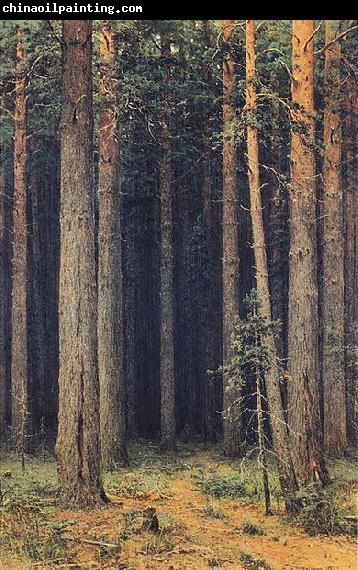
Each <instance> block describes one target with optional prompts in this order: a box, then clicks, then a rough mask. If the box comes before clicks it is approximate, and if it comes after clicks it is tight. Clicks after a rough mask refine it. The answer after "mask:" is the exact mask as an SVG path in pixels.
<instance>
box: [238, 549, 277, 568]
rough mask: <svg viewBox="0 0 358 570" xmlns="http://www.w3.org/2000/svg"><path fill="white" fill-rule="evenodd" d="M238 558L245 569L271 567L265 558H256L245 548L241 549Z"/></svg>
mask: <svg viewBox="0 0 358 570" xmlns="http://www.w3.org/2000/svg"><path fill="white" fill-rule="evenodd" d="M238 558H239V561H240V562H241V564H242V565H243V567H244V568H245V570H270V568H271V567H270V565H269V564H268V563H267V562H266V560H264V559H263V558H255V557H254V556H252V555H251V554H248V553H247V552H244V551H243V550H240V551H239V554H238Z"/></svg>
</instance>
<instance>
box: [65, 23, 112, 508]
mask: <svg viewBox="0 0 358 570" xmlns="http://www.w3.org/2000/svg"><path fill="white" fill-rule="evenodd" d="M62 41H63V103H62V119H61V256H60V277H59V279H60V292H59V329H60V371H59V390H60V392H59V415H58V435H57V443H56V458H57V472H58V480H59V486H60V490H61V497H62V499H63V500H64V501H66V502H67V504H75V505H78V506H82V507H87V506H88V507H90V506H94V505H100V504H102V503H103V502H104V501H105V499H106V497H105V494H104V491H103V487H102V481H101V473H100V466H101V449H100V419H99V381H98V369H97V329H96V324H97V323H96V321H97V309H96V306H97V290H96V269H95V243H94V196H93V187H92V186H93V184H92V168H93V115H92V65H91V55H92V24H91V21H90V20H64V21H63V38H62Z"/></svg>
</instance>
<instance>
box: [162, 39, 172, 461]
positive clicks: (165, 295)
mask: <svg viewBox="0 0 358 570" xmlns="http://www.w3.org/2000/svg"><path fill="white" fill-rule="evenodd" d="M170 53H171V49H170V40H169V38H168V36H167V35H166V34H164V33H163V34H162V35H161V58H162V65H163V90H164V89H166V81H167V80H168V78H169V76H170V69H169V64H168V58H169V57H170ZM162 105H163V116H162V119H161V137H162V157H161V160H160V166H159V179H160V180H159V184H160V230H161V247H160V389H161V445H162V449H166V450H174V449H175V438H176V433H175V432H176V427H175V378H174V321H173V293H174V291H173V270H174V268H173V187H172V179H173V173H172V165H171V156H170V155H171V139H170V112H169V103H168V101H167V98H166V97H165V96H164V95H163V97H162Z"/></svg>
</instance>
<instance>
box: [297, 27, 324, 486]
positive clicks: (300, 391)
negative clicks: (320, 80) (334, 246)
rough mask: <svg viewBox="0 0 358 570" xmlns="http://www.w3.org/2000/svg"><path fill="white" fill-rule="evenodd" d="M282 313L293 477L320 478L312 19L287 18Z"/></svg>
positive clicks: (322, 467) (322, 477) (308, 479)
mask: <svg viewBox="0 0 358 570" xmlns="http://www.w3.org/2000/svg"><path fill="white" fill-rule="evenodd" d="M292 26H293V29H292V101H293V103H294V105H295V109H294V111H293V118H294V123H293V130H292V138H291V185H290V254H289V318H288V369H289V374H290V380H289V381H288V420H289V426H290V429H291V446H292V455H293V461H294V464H295V468H296V472H297V475H298V477H299V478H301V479H303V480H304V481H310V480H320V481H322V482H323V483H325V482H326V481H327V480H328V473H327V469H326V466H325V461H324V457H323V449H322V429H321V422H320V413H319V396H318V381H319V380H318V378H319V374H318V286H317V250H316V248H317V242H316V194H315V156H314V150H313V148H312V145H311V144H310V143H311V141H312V138H313V136H314V116H313V113H314V103H313V44H314V29H313V20H293V24H292Z"/></svg>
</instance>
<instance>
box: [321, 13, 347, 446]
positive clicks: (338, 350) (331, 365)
mask: <svg viewBox="0 0 358 570" xmlns="http://www.w3.org/2000/svg"><path fill="white" fill-rule="evenodd" d="M338 31H339V21H337V20H335V21H332V20H327V21H326V33H325V42H326V44H329V43H330V47H328V48H327V49H326V50H325V68H324V69H325V93H324V117H323V143H324V162H323V204H322V210H323V211H322V238H323V239H322V249H323V251H322V261H323V284H322V309H323V311H322V318H323V323H322V325H323V392H324V432H323V433H324V447H325V451H326V453H327V454H328V455H330V456H333V457H339V456H341V455H343V454H344V452H345V449H346V447H347V440H346V402H345V377H344V235H343V211H342V187H341V144H342V140H341V139H342V133H341V116H340V110H339V106H340V88H341V84H340V83H341V81H340V63H341V62H340V55H341V48H340V43H339V41H338V42H333V43H331V42H332V40H334V38H335V37H336V35H337V34H338Z"/></svg>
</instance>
